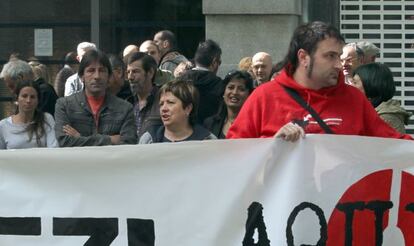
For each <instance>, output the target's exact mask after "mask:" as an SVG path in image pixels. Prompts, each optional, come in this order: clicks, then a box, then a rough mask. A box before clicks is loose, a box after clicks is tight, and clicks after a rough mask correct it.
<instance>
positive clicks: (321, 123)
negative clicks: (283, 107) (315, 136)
mask: <svg viewBox="0 0 414 246" xmlns="http://www.w3.org/2000/svg"><path fill="white" fill-rule="evenodd" d="M282 87H283V89H285V91H286V92H287V94H289V96H291V97H292V98H293V99H294V100H295V101H296V102H297V103H298V104H299V105H300V106H302V108H304V109H306V110H307V111H308V112H309V113H310V114H311V115H312V117H313V118H314V119H315V120H316V122H318V124H319V126H320V127H321V128H322V129H323V130H324V131H325V133H328V134H334V132H333V131H332V129H331V128H330V127H329V126H328V125H327V124H326V123H325V121H323V120H322V119H321V117H320V116H319V114H318V113H316V111H315V110H314V109H313V108H312V107H311V106H309V105H308V104H307V103H306V102H305V100H303V98H302V97H301V96H300V95H299V93H298V92H297V91H296V90H295V89H292V88H290V87H287V86H284V85H282Z"/></svg>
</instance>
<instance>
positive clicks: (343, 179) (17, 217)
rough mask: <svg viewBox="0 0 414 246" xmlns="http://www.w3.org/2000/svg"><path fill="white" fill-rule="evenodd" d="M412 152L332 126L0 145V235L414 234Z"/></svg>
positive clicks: (341, 237)
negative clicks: (207, 136)
mask: <svg viewBox="0 0 414 246" xmlns="http://www.w3.org/2000/svg"><path fill="white" fill-rule="evenodd" d="M413 164H414V143H413V142H411V141H404V140H393V139H379V138H367V137H352V136H331V135H308V136H307V137H306V138H305V139H303V140H300V141H298V142H297V143H287V142H284V141H282V140H274V139H244V140H221V141H220V140H217V141H203V142H186V143H174V144H152V145H134V146H116V147H110V146H109V147H90V148H63V149H32V150H16V151H1V153H0V194H1V205H0V245H2V246H16V245H17V246H20V245H22V246H23V245H24V246H26V245H27V246H28V245H30V246H37V245H39V246H40V245H42V246H52V245H62V246H69V245H70V246H76V245H88V246H90V245H94V246H98V245H99V246H105V245H114V246H127V245H128V246H138V245H140V246H141V245H157V246H165V245H168V246H169V245H174V246H175V245H180V246H195V245H196V246H207V245H208V246H213V245H214V246H217V245H219V246H221V245H223V246H225V245H244V246H248V245H273V246H278V245H302V244H306V245H332V246H333V245H335V246H337V245H364V246H365V245H394V246H395V245H397V246H398V245H404V238H405V245H414V230H413V229H412V228H414V192H413V189H414V176H413V173H414V169H413ZM396 208H399V209H396ZM397 223H398V227H397V226H396V225H397ZM384 228H385V230H384V231H383V229H384ZM398 228H399V229H398ZM352 243H353V244H352Z"/></svg>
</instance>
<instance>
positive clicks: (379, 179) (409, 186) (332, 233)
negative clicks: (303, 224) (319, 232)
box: [327, 169, 414, 246]
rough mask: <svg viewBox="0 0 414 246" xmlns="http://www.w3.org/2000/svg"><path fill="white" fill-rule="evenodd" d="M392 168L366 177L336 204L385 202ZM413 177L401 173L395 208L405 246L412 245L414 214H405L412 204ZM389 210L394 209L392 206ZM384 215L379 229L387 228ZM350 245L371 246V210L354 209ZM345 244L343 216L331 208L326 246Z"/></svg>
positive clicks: (372, 235)
mask: <svg viewBox="0 0 414 246" xmlns="http://www.w3.org/2000/svg"><path fill="white" fill-rule="evenodd" d="M392 172H393V171H392V169H388V170H382V171H378V172H375V173H372V174H369V175H367V176H365V177H364V178H362V179H361V180H359V181H358V182H356V183H355V184H353V185H351V186H350V187H349V188H348V189H347V190H346V192H345V193H344V194H343V195H342V197H341V198H340V200H339V201H338V203H351V202H364V203H368V202H372V201H389V200H390V193H391V183H392V182H391V181H392ZM413 190H414V176H413V175H411V174H409V173H407V172H402V174H401V188H400V201H399V208H398V227H399V228H400V230H401V232H402V234H403V236H404V240H405V245H407V246H414V230H413V228H414V213H413V212H410V211H407V210H406V206H407V205H408V204H411V203H414V192H413ZM391 209H396V208H395V207H393V208H391ZM388 214H389V211H386V212H385V213H384V216H383V225H382V229H383V230H384V229H385V228H386V227H387V225H388ZM352 237H353V245H364V246H365V245H367V246H368V245H375V215H374V212H373V211H372V210H369V209H364V210H362V211H359V210H356V211H355V213H354V218H353V223H352ZM344 243H345V214H344V212H342V211H340V210H338V209H337V208H335V209H334V211H333V212H332V214H331V216H330V218H329V221H328V241H327V245H328V246H334V245H335V246H338V245H344Z"/></svg>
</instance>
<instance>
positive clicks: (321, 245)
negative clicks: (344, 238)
mask: <svg viewBox="0 0 414 246" xmlns="http://www.w3.org/2000/svg"><path fill="white" fill-rule="evenodd" d="M307 208H309V209H310V210H312V211H313V212H315V214H316V216H317V217H318V219H319V225H320V226H321V227H320V238H319V240H318V242H317V243H316V246H325V245H326V241H327V240H328V225H327V223H326V219H325V215H324V213H323V211H322V209H321V208H320V207H318V206H317V205H315V204H313V203H310V202H302V203H301V204H299V205H298V206H296V207H295V208H294V209H293V211H292V213H290V215H289V218H288V221H287V226H286V241H287V245H288V246H294V242H295V240H294V237H293V232H292V226H293V223H294V222H295V219H296V217H297V216H298V214H299V213H300V212H301V211H302V210H305V209H307ZM303 246H307V244H306V245H303Z"/></svg>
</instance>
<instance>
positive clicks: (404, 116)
mask: <svg viewBox="0 0 414 246" xmlns="http://www.w3.org/2000/svg"><path fill="white" fill-rule="evenodd" d="M375 110H376V111H377V113H378V114H379V116H380V117H381V119H383V120H384V121H385V122H387V123H388V124H389V125H390V126H391V127H392V128H394V129H395V130H397V131H398V132H400V133H405V127H404V125H407V124H408V119H409V118H410V117H411V115H412V113H411V112H408V111H406V110H405V109H404V108H402V107H401V104H400V102H399V101H397V100H394V99H390V100H388V101H386V102H382V103H381V104H380V105H378V107H376V108H375Z"/></svg>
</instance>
